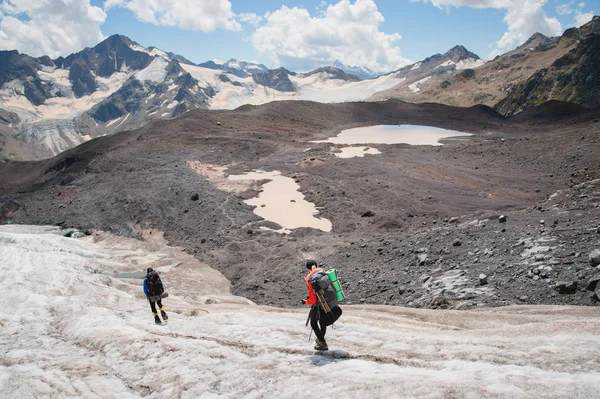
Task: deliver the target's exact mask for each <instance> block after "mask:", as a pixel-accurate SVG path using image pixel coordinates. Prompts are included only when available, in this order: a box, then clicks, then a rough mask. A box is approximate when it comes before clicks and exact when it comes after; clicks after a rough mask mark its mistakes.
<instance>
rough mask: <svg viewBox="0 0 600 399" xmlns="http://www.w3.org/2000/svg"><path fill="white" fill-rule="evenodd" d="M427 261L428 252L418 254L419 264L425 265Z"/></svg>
mask: <svg viewBox="0 0 600 399" xmlns="http://www.w3.org/2000/svg"><path fill="white" fill-rule="evenodd" d="M425 262H427V254H418V255H417V264H418V265H419V266H423V265H424V264H425Z"/></svg>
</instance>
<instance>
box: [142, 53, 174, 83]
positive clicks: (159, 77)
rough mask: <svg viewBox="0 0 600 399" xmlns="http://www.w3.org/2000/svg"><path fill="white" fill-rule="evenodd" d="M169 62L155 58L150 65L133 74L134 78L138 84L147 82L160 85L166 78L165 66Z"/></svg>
mask: <svg viewBox="0 0 600 399" xmlns="http://www.w3.org/2000/svg"><path fill="white" fill-rule="evenodd" d="M168 65H169V61H168V60H166V59H164V58H162V57H155V58H154V59H153V60H152V62H151V63H150V65H148V66H147V67H146V68H144V69H142V70H141V71H139V72H136V73H135V77H136V78H137V80H139V81H140V82H144V81H146V80H149V81H151V82H154V83H160V82H162V81H164V80H165V77H166V76H167V66H168Z"/></svg>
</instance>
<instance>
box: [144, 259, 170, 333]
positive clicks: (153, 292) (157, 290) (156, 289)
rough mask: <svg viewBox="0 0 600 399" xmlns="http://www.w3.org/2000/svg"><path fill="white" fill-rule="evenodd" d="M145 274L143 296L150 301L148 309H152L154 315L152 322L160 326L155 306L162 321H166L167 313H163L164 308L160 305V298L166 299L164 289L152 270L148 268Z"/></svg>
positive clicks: (158, 277)
mask: <svg viewBox="0 0 600 399" xmlns="http://www.w3.org/2000/svg"><path fill="white" fill-rule="evenodd" d="M146 273H147V274H146V276H145V277H144V295H146V298H148V301H150V309H152V314H153V315H154V322H155V323H156V324H162V322H161V321H160V317H158V312H157V311H156V304H158V308H159V309H160V315H161V316H162V318H163V320H164V321H166V320H168V319H169V317H167V312H165V307H164V306H163V304H162V298H163V297H166V295H165V294H166V292H165V288H164V286H163V283H162V281H161V279H160V276H159V275H158V273H157V272H156V271H155V270H154V269H152V268H151V267H149V268H148V270H146Z"/></svg>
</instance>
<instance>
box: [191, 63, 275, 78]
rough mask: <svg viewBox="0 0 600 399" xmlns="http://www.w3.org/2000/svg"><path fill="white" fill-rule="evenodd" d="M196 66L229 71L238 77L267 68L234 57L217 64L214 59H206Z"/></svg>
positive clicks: (260, 71)
mask: <svg viewBox="0 0 600 399" xmlns="http://www.w3.org/2000/svg"><path fill="white" fill-rule="evenodd" d="M198 66H200V67H203V68H209V69H219V70H221V71H224V72H227V73H230V74H232V75H235V76H237V77H240V78H245V77H248V76H251V75H254V74H257V73H262V72H266V71H268V70H269V68H267V67H266V66H264V65H263V64H254V63H251V62H246V61H238V60H236V59H234V58H232V59H230V60H229V61H227V62H226V63H224V64H217V63H215V62H214V61H207V62H204V63H202V64H198Z"/></svg>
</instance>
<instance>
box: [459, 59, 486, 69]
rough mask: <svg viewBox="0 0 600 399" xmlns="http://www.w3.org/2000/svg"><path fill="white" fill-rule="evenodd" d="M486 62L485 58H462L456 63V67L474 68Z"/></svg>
mask: <svg viewBox="0 0 600 399" xmlns="http://www.w3.org/2000/svg"><path fill="white" fill-rule="evenodd" d="M483 64H485V61H484V60H476V59H475V58H467V59H466V60H461V61H459V62H458V63H457V64H456V69H458V70H461V69H473V68H477V67H480V66H482V65H483Z"/></svg>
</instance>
